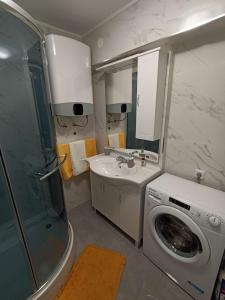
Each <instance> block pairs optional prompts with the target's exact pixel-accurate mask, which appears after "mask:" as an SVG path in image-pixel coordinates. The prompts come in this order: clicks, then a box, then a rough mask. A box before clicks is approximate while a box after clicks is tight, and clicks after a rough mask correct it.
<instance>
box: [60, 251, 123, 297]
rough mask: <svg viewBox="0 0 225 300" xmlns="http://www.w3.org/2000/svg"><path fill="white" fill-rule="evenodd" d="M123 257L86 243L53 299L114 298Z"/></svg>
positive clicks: (121, 270) (121, 269)
mask: <svg viewBox="0 0 225 300" xmlns="http://www.w3.org/2000/svg"><path fill="white" fill-rule="evenodd" d="M125 261H126V259H125V257H124V256H123V255H121V254H119V253H116V252H113V251H111V250H107V249H104V248H101V247H97V246H95V245H90V246H87V247H86V248H85V249H84V251H83V252H82V253H81V255H80V256H79V258H78V260H77V262H76V263H75V265H74V266H73V269H72V271H71V273H70V276H69V278H68V281H67V282H66V284H65V286H64V288H63V289H62V290H61V291H60V293H59V295H58V296H57V297H56V300H115V299H116V297H117V292H118V288H119V284H120V278H121V275H122V272H123V269H124V267H125Z"/></svg>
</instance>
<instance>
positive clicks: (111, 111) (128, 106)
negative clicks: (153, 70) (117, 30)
mask: <svg viewBox="0 0 225 300" xmlns="http://www.w3.org/2000/svg"><path fill="white" fill-rule="evenodd" d="M137 78H138V73H137V68H136V67H135V66H129V67H126V68H123V69H116V70H111V71H110V72H109V71H108V72H107V73H106V74H105V83H106V111H107V134H108V141H109V146H112V147H115V148H126V149H127V151H128V152H133V153H137V154H138V153H140V152H141V151H142V152H143V149H144V151H145V153H148V152H154V153H159V140H155V141H148V140H144V139H138V138H136V113H137V105H138V103H137V102H138V101H137V98H138V97H137ZM129 149H130V150H132V151H129Z"/></svg>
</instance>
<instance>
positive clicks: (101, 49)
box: [83, 0, 225, 64]
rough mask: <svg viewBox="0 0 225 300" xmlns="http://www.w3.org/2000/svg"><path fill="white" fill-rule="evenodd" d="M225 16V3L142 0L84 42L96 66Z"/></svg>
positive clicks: (213, 0)
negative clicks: (221, 15)
mask: <svg viewBox="0 0 225 300" xmlns="http://www.w3.org/2000/svg"><path fill="white" fill-rule="evenodd" d="M222 13H225V2H224V1H223V0H198V1H196V0H151V1H150V0H139V1H138V2H136V3H135V4H134V5H132V6H130V7H129V8H128V9H126V10H125V11H123V12H122V13H120V14H119V15H117V16H116V17H114V18H112V19H111V20H110V21H108V22H107V23H105V24H103V25H102V26H101V27H99V28H97V29H96V30H94V31H93V32H91V33H90V34H89V35H87V36H85V37H84V38H83V41H84V42H85V43H87V44H89V45H90V46H91V49H92V62H93V64H95V63H98V62H102V61H104V60H106V59H109V58H112V57H114V56H115V55H119V54H121V53H123V52H126V51H128V50H131V49H133V48H135V47H138V46H141V45H144V44H146V43H149V42H151V41H154V40H156V39H159V38H161V37H165V36H167V35H169V34H172V33H175V32H178V31H180V30H184V29H188V28H190V27H192V26H193V25H196V24H199V23H200V22H202V21H206V20H208V19H209V18H211V17H215V16H218V15H220V14H222Z"/></svg>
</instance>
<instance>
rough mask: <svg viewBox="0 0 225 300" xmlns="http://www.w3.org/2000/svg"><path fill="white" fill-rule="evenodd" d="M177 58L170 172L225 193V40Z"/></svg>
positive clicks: (168, 152) (168, 160) (168, 149)
mask: <svg viewBox="0 0 225 300" xmlns="http://www.w3.org/2000/svg"><path fill="white" fill-rule="evenodd" d="M185 48H187V45H184V47H183V51H182V52H180V53H176V55H175V61H174V73H173V83H172V96H171V105H170V112H169V126H168V139H167V147H166V165H165V167H166V170H167V171H169V172H170V173H172V174H175V175H179V176H182V177H185V178H188V179H192V180H194V174H195V173H194V172H195V169H196V168H200V169H202V170H205V171H206V173H205V180H204V181H203V183H204V184H206V185H208V186H212V187H214V188H218V189H221V190H224V191H225V143H224V136H225V135H224V131H225V85H224V78H225V56H224V53H225V40H223V41H219V42H215V43H213V44H206V45H202V46H200V47H197V48H192V49H190V45H188V48H189V49H190V50H185Z"/></svg>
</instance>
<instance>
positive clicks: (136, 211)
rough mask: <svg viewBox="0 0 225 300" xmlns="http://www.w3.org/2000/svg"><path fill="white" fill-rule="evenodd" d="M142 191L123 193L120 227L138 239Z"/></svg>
mask: <svg viewBox="0 0 225 300" xmlns="http://www.w3.org/2000/svg"><path fill="white" fill-rule="evenodd" d="M139 194H140V193H137V192H134V193H132V192H129V193H123V196H122V198H121V205H120V228H121V229H122V230H123V231H124V232H126V233H127V234H128V235H129V236H131V237H132V238H133V239H134V240H136V241H138V239H139V235H140V222H141V215H140V214H141V199H140V195H139Z"/></svg>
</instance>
